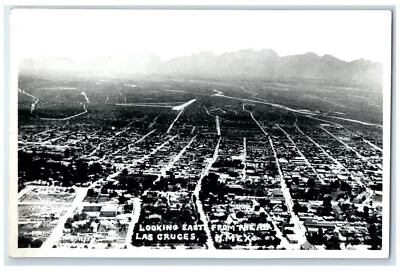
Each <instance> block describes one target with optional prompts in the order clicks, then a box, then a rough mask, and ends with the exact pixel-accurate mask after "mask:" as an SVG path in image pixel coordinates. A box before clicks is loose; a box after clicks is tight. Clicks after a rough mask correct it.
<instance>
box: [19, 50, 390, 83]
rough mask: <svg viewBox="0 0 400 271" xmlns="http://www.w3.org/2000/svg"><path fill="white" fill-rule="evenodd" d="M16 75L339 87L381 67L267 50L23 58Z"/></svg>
mask: <svg viewBox="0 0 400 271" xmlns="http://www.w3.org/2000/svg"><path fill="white" fill-rule="evenodd" d="M19 72H20V74H31V75H46V74H47V75H55V74H57V75H58V74H63V73H68V74H80V75H88V76H90V75H99V74H100V75H111V74H112V75H128V76H129V75H150V76H153V75H162V76H172V77H175V76H177V77H179V76H185V77H208V78H218V77H223V78H243V79H263V80H314V81H315V80H317V81H321V82H325V83H336V84H342V85H373V86H381V85H382V73H383V69H382V64H381V63H378V62H372V61H369V60H365V59H358V60H354V61H350V62H347V61H343V60H340V59H338V58H336V57H334V56H331V55H324V56H318V55H317V54H315V53H311V52H309V53H305V54H299V55H290V56H281V57H280V56H279V55H278V54H277V53H276V52H275V51H273V50H271V49H263V50H258V51H256V50H240V51H236V52H229V53H224V54H221V55H215V54H213V53H212V52H199V53H196V54H192V55H190V56H183V57H177V58H174V59H171V60H167V61H164V60H162V59H161V58H160V57H158V56H157V55H155V54H151V53H137V54H133V55H129V56H124V57H99V58H96V59H94V60H88V61H83V62H79V63H77V62H74V61H72V60H70V59H68V58H57V57H40V58H29V59H23V60H22V61H20V63H19Z"/></svg>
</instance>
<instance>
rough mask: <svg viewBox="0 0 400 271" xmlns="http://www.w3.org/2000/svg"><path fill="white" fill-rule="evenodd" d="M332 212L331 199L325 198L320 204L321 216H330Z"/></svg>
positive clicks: (329, 197)
mask: <svg viewBox="0 0 400 271" xmlns="http://www.w3.org/2000/svg"><path fill="white" fill-rule="evenodd" d="M332 210H333V209H332V197H331V196H328V197H325V198H324V200H323V202H322V215H330V214H331V212H332Z"/></svg>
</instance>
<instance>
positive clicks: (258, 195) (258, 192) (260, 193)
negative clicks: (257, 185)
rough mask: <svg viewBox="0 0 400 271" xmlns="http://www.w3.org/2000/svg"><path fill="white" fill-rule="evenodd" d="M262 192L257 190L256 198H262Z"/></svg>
mask: <svg viewBox="0 0 400 271" xmlns="http://www.w3.org/2000/svg"><path fill="white" fill-rule="evenodd" d="M264 195H265V194H264V191H262V190H261V189H258V190H257V191H256V197H264Z"/></svg>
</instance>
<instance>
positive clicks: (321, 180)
mask: <svg viewBox="0 0 400 271" xmlns="http://www.w3.org/2000/svg"><path fill="white" fill-rule="evenodd" d="M276 127H278V128H279V129H280V130H281V131H282V132H283V133H284V134H285V135H286V137H287V138H288V139H289V141H290V142H291V143H292V145H293V146H294V148H295V149H296V151H297V153H298V154H299V155H300V156H301V158H303V159H304V162H305V163H306V164H307V166H309V167H310V168H311V169H312V171H313V172H314V173H315V174H316V175H317V177H318V180H319V181H320V182H321V183H322V184H323V185H325V184H326V183H325V180H324V179H323V178H321V176H320V175H319V173H318V172H317V170H316V169H315V168H314V166H313V165H312V164H311V163H310V161H308V159H307V158H306V157H305V156H304V154H303V153H302V152H301V151H300V149H299V148H298V147H297V145H296V143H295V142H294V141H293V140H292V138H291V137H290V135H289V134H288V133H287V132H286V131H285V130H284V129H283V128H282V127H281V126H280V125H279V124H276Z"/></svg>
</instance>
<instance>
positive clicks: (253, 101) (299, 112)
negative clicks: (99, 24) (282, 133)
mask: <svg viewBox="0 0 400 271" xmlns="http://www.w3.org/2000/svg"><path fill="white" fill-rule="evenodd" d="M165 91H173V92H181V93H191V94H195V95H202V96H209V97H213V96H214V97H215V96H216V95H215V94H214V95H209V94H200V93H195V92H189V91H183V90H165ZM217 97H224V98H227V99H234V100H239V101H244V102H251V103H258V104H264V105H269V106H272V107H276V108H279V109H282V110H286V111H289V112H294V113H298V114H302V115H304V116H310V115H311V116H321V115H320V114H317V113H314V112H305V111H302V110H297V109H294V108H290V107H287V106H284V105H281V104H276V103H269V102H266V101H265V100H262V99H261V100H260V101H258V100H251V99H245V98H239V97H233V96H227V95H224V94H219V95H218V96H217ZM323 117H331V118H336V119H340V120H344V121H349V122H355V123H359V124H363V125H368V126H377V127H380V128H382V125H380V124H376V123H369V122H364V121H359V120H355V119H349V118H341V117H335V116H323Z"/></svg>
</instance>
